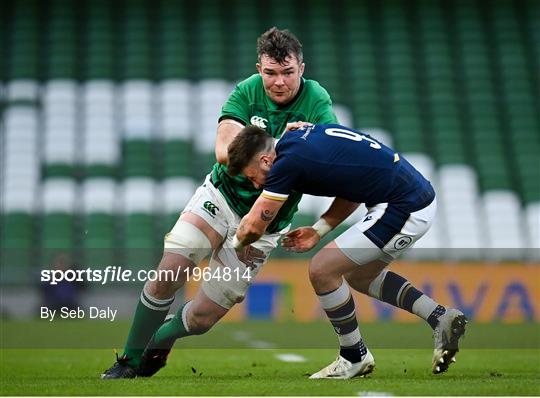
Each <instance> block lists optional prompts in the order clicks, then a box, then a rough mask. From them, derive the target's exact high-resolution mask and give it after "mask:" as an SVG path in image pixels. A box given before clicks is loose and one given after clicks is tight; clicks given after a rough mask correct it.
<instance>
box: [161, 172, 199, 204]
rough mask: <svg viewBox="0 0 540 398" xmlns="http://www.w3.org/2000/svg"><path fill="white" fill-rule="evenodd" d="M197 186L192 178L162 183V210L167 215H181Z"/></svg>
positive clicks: (176, 178) (168, 179) (173, 179)
mask: <svg viewBox="0 0 540 398" xmlns="http://www.w3.org/2000/svg"><path fill="white" fill-rule="evenodd" d="M197 186H198V185H197V184H196V183H195V181H193V180H192V179H191V178H186V177H174V178H167V179H166V180H164V181H163V183H162V192H163V196H162V197H161V199H160V201H161V204H160V208H162V209H163V212H165V213H174V212H178V213H180V212H181V211H182V210H183V209H184V207H185V206H186V204H187V203H188V201H189V200H190V199H191V197H192V196H193V194H194V193H195V190H196V189H197Z"/></svg>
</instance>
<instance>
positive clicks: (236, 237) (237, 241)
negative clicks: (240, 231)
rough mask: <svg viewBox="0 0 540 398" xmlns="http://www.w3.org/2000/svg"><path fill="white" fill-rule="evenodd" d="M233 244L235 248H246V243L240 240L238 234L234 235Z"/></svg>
mask: <svg viewBox="0 0 540 398" xmlns="http://www.w3.org/2000/svg"><path fill="white" fill-rule="evenodd" d="M232 246H233V248H234V250H241V249H243V248H244V245H243V244H242V242H240V240H239V239H238V236H236V234H235V235H234V237H233V240H232Z"/></svg>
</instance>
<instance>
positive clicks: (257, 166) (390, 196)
mask: <svg viewBox="0 0 540 398" xmlns="http://www.w3.org/2000/svg"><path fill="white" fill-rule="evenodd" d="M289 128H290V130H291V131H289V132H287V133H286V134H284V135H283V136H282V138H281V139H280V140H279V142H278V143H277V144H275V141H274V139H273V138H272V137H270V136H269V135H268V134H266V133H265V132H264V130H261V129H259V128H258V127H255V126H247V127H245V128H244V129H243V130H242V131H241V133H240V134H238V136H237V137H236V138H235V139H234V141H233V142H232V143H231V145H230V146H229V148H228V155H229V162H228V172H229V173H230V174H232V175H238V174H243V175H244V176H246V177H247V178H248V179H250V180H251V182H252V183H253V185H254V186H255V187H256V188H259V189H260V188H261V187H262V188H263V192H262V193H261V195H260V196H259V198H258V199H257V201H256V202H255V204H254V205H253V207H252V208H251V210H250V212H249V213H248V214H247V215H246V216H245V217H244V218H243V219H242V221H241V223H240V226H239V228H238V230H237V232H236V236H235V237H234V240H233V245H234V247H235V249H237V250H240V249H241V248H243V247H245V246H247V245H249V244H251V243H253V242H255V241H256V240H257V239H259V237H261V236H262V235H263V234H264V231H265V230H266V227H267V226H268V225H269V224H270V223H271V222H272V220H273V219H274V217H275V216H276V214H278V211H279V210H280V208H281V206H282V205H283V203H285V200H286V199H287V198H288V196H289V195H290V194H291V193H293V192H300V193H305V194H310V195H316V196H329V197H335V200H334V201H333V203H332V204H331V206H330V207H329V209H328V210H327V211H326V212H325V213H324V214H323V215H322V216H321V218H320V219H319V221H317V222H316V223H315V224H314V225H313V226H312V227H302V228H299V229H296V230H294V231H291V232H289V233H288V234H287V236H286V238H285V239H284V240H283V242H282V245H283V246H284V247H286V248H288V249H289V250H292V251H297V252H304V251H307V250H309V249H311V248H313V247H314V246H315V245H316V244H317V243H318V242H319V240H320V239H321V238H322V237H323V236H324V235H325V234H326V233H328V232H329V231H331V230H332V229H333V228H335V227H336V226H337V225H338V224H340V223H341V222H342V221H343V220H345V219H346V218H347V217H348V216H349V215H350V214H351V213H352V212H354V211H355V210H356V209H357V207H358V206H359V205H360V203H365V205H366V207H367V209H368V212H367V214H366V216H365V217H364V218H363V219H362V220H361V221H359V222H358V223H356V224H355V225H353V226H352V227H350V228H349V229H348V230H346V231H345V232H344V233H343V234H341V235H339V236H338V237H337V238H336V239H335V240H334V241H332V242H330V243H329V244H328V245H326V246H325V247H324V249H322V250H321V251H319V252H318V253H317V254H316V255H315V256H314V257H313V259H312V260H311V263H310V267H309V276H310V280H311V283H312V285H313V288H314V290H315V292H316V293H317V296H318V298H319V300H320V302H321V306H322V308H323V309H324V310H325V312H326V314H327V316H328V318H329V320H330V322H331V323H332V325H333V326H334V329H335V331H336V333H337V335H338V339H339V343H340V352H339V356H338V357H337V359H336V360H335V361H334V362H333V363H332V364H330V365H329V366H327V367H325V368H323V369H322V370H320V371H319V372H317V373H315V374H313V375H312V376H311V378H313V379H320V378H333V379H349V378H351V377H355V376H362V375H366V374H368V373H370V372H371V371H372V370H373V368H374V367H375V361H374V358H373V355H372V354H371V353H370V351H369V350H368V348H367V347H366V346H365V344H364V342H363V340H362V337H361V334H360V331H359V328H358V322H357V320H356V312H355V304H354V300H353V298H352V296H351V292H350V288H349V287H352V288H353V289H355V290H357V291H359V292H361V293H364V294H367V295H369V296H371V297H374V298H376V299H378V300H381V301H384V302H386V303H389V304H391V305H393V306H396V307H399V308H402V309H404V310H407V311H409V312H411V313H414V314H416V315H418V316H419V317H421V318H423V319H425V320H426V321H427V323H428V324H429V325H430V326H431V327H432V329H433V330H434V340H435V349H434V353H433V360H432V371H433V373H442V372H444V371H446V370H447V369H448V367H449V365H450V364H451V363H452V362H455V355H456V353H457V351H458V341H459V339H460V337H461V336H463V334H464V333H465V325H466V323H467V319H466V317H465V316H464V315H463V313H462V312H460V311H459V310H457V309H452V308H445V307H444V306H442V305H440V304H438V303H437V302H435V301H434V300H433V299H431V298H430V297H428V296H427V295H425V294H423V293H422V292H420V291H419V290H417V289H416V288H415V287H414V286H412V285H411V283H410V282H409V281H407V280H406V279H405V278H403V277H402V276H400V275H398V274H396V273H394V272H392V271H389V270H388V269H387V267H388V264H389V263H390V262H391V261H392V260H394V259H395V258H396V257H398V256H399V255H400V254H401V253H402V252H403V251H404V250H405V249H407V248H410V247H411V246H412V245H413V244H414V243H415V242H416V241H417V240H418V239H420V238H421V237H422V236H423V235H424V234H425V233H426V232H427V230H428V229H429V227H430V226H431V223H432V220H433V217H434V215H435V210H436V206H437V204H436V199H435V191H434V190H433V187H432V186H431V184H430V183H429V181H428V180H426V179H425V178H424V177H423V176H422V175H421V174H420V173H419V172H418V171H417V170H416V169H415V168H414V167H413V166H412V165H411V164H410V163H409V162H408V161H407V160H406V159H404V158H403V156H401V155H400V154H399V153H397V152H395V151H394V150H392V149H391V148H389V147H387V146H385V145H383V144H382V143H380V142H379V141H377V140H375V139H374V138H372V137H370V136H369V135H366V134H363V133H361V132H359V131H355V130H352V129H350V128H347V127H344V126H340V125H334V124H332V125H309V124H307V123H302V122H297V123H293V124H290V126H289Z"/></svg>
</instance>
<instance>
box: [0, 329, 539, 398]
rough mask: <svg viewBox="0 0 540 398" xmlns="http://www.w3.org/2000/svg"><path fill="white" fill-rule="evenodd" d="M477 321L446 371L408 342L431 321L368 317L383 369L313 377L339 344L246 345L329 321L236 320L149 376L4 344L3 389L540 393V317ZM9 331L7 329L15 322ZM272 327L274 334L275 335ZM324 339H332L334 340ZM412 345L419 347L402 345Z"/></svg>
mask: <svg viewBox="0 0 540 398" xmlns="http://www.w3.org/2000/svg"><path fill="white" fill-rule="evenodd" d="M12 326H13V325H12ZM475 326H477V327H473V328H471V329H470V333H469V332H468V333H469V336H468V338H467V339H465V341H464V344H463V348H462V351H461V352H460V353H459V354H458V357H457V363H456V364H454V365H453V366H452V367H451V368H450V370H449V371H448V372H447V373H445V374H442V375H432V374H431V349H430V348H428V347H426V348H410V344H403V342H406V341H416V340H418V339H417V336H418V333H419V331H420V330H421V331H422V332H423V334H422V336H421V337H422V339H421V340H422V341H423V342H424V343H423V344H424V345H425V346H430V344H431V341H430V340H429V333H427V335H428V338H427V340H425V339H424V337H426V333H425V328H424V327H425V325H406V326H403V325H396V326H395V327H394V325H393V324H391V323H387V324H384V323H383V324H377V325H365V327H363V330H364V335H365V336H366V339H367V341H368V344H370V347H371V350H372V352H373V354H374V356H375V361H376V369H375V371H374V373H373V374H372V375H371V376H369V377H368V378H356V379H353V380H344V381H342V380H309V379H308V375H309V374H311V373H313V372H315V371H317V370H319V369H320V368H322V367H323V366H326V365H327V364H328V363H330V362H331V361H332V360H333V359H334V358H335V356H336V349H335V348H329V347H327V346H326V344H324V345H325V348H305V347H304V348H294V347H286V348H283V346H282V348H270V349H269V348H266V349H256V348H242V347H241V345H242V344H244V347H245V346H247V345H249V344H251V343H253V342H258V344H259V345H260V344H262V342H264V341H266V343H267V344H270V345H271V344H272V341H271V339H270V338H269V337H271V335H273V336H274V337H275V341H274V343H275V344H276V346H278V344H277V343H278V342H279V340H280V339H281V340H284V341H287V340H289V339H288V338H287V334H288V333H291V331H293V332H294V333H301V334H304V335H305V336H306V339H308V340H309V338H313V336H318V335H320V336H323V337H324V336H328V337H330V338H333V335H332V330H331V328H329V326H328V325H326V323H324V322H322V323H315V324H302V325H297V324H296V325H276V324H274V323H270V322H261V323H256V324H253V325H250V324H236V325H228V324H227V325H223V327H221V328H216V330H215V331H214V333H210V334H208V335H207V336H208V337H207V336H200V337H190V338H187V339H184V340H183V341H181V342H180V343H178V344H177V346H176V347H175V350H174V351H173V353H172V354H171V356H170V359H169V363H168V366H167V367H166V368H164V369H163V370H162V371H161V372H159V373H158V374H157V375H156V376H154V377H152V378H149V379H135V380H108V381H102V380H100V379H99V375H100V373H101V372H102V371H103V370H104V369H106V368H107V367H109V366H110V365H111V364H112V362H113V360H114V356H113V354H112V350H111V349H104V348H86V349H75V348H70V349H36V348H34V349H23V348H5V349H2V351H0V355H1V357H0V392H1V394H2V395H109V396H111V395H122V396H126V395H154V396H155V395H169V396H170V395H190V396H201V395H214V396H224V395H232V396H243V395H282V396H286V395H318V396H321V395H331V396H343V395H347V396H357V395H375V394H379V395H380V394H392V395H540V384H539V380H540V349H539V346H538V338H539V337H538V334H537V332H538V330H539V329H538V325H537V324H532V325H531V324H528V325H475ZM246 329H249V330H250V332H249V333H247V332H246ZM328 329H330V330H329V331H328ZM475 329H476V332H473V330H475ZM257 330H260V331H261V333H257ZM392 330H393V331H394V333H391V332H392ZM478 330H480V331H481V333H478ZM3 331H4V332H5V331H6V328H5V325H4V326H3ZM263 331H271V332H272V333H270V334H267V335H265V334H264V333H263ZM396 331H397V332H398V334H399V335H398V336H397V337H398V339H399V340H401V342H402V344H396V342H392V345H395V347H396V348H392V347H388V345H387V344H386V345H385V344H383V343H384V341H385V337H384V336H390V335H392V336H395V335H396V333H395V332H396ZM34 332H35V329H34ZM90 332H92V333H94V332H95V331H93V330H90ZM308 332H309V333H310V334H308ZM246 333H247V334H246ZM231 335H233V336H236V337H235V338H233V339H232V340H235V341H237V342H238V343H239V346H238V347H231V348H226V349H223V348H210V347H220V341H224V340H223V339H226V338H227V337H228V336H231ZM481 335H484V336H485V337H486V338H488V340H489V339H491V340H489V341H491V343H489V344H488V345H490V346H491V347H484V348H478V347H479V344H480V343H479V342H480V341H484V340H485V339H481V337H482V336H481ZM289 336H290V334H289ZM369 336H373V338H370V337H369ZM497 336H499V337H500V339H499V340H496V337H497ZM375 337H377V338H375ZM516 337H517V338H518V339H517V340H518V341H517V342H516V343H515V344H514V345H512V344H508V343H509V342H510V340H512V341H515V340H516ZM100 338H101V339H106V338H107V336H106V335H102V336H100ZM196 339H206V340H204V345H205V346H206V348H190V347H193V344H191V343H190V342H195V341H196ZM265 339H266V340H265ZM415 339H416V340H415ZM323 341H325V342H326V340H324V338H323ZM505 343H506V344H505ZM404 346H409V348H401V347H404ZM527 346H528V347H527ZM502 347H505V348H502ZM512 347H513V348H512ZM516 347H522V348H516ZM282 354H294V355H295V356H293V357H292V358H293V359H296V360H299V361H301V362H286V361H283V360H282V359H280V358H279V357H278V356H279V355H282ZM289 358H291V357H290V356H289Z"/></svg>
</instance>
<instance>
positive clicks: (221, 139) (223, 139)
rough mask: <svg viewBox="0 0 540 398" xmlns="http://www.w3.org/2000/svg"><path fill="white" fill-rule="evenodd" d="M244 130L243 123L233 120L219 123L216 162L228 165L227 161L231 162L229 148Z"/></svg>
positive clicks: (224, 120)
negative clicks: (228, 153)
mask: <svg viewBox="0 0 540 398" xmlns="http://www.w3.org/2000/svg"><path fill="white" fill-rule="evenodd" d="M243 128H244V126H243V125H242V123H240V122H238V121H236V120H233V119H223V120H221V121H220V122H219V124H218V127H217V136H216V147H215V152H216V160H217V162H218V163H221V164H227V161H228V160H229V157H228V155H227V148H229V144H230V143H231V142H232V140H234V137H236V136H237V135H238V133H239V132H240V130H242V129H243Z"/></svg>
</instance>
